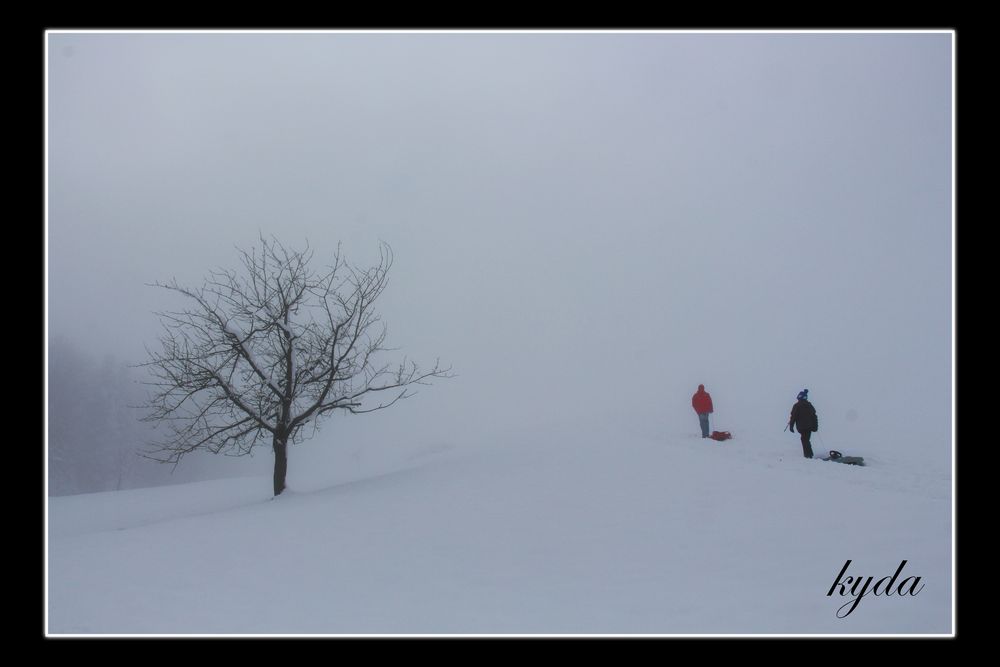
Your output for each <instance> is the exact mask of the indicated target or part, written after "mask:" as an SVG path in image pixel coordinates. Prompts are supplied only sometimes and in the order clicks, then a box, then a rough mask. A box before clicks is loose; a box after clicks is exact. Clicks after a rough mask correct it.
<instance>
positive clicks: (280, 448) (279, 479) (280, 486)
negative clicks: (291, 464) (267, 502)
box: [274, 436, 288, 496]
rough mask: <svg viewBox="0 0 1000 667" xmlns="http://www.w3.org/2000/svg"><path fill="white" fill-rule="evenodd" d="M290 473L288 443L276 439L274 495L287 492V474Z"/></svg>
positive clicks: (276, 437)
mask: <svg viewBox="0 0 1000 667" xmlns="http://www.w3.org/2000/svg"><path fill="white" fill-rule="evenodd" d="M286 472H288V441H287V440H279V439H278V436H275V437H274V495H275V496H279V495H281V492H282V491H284V490H285V473H286Z"/></svg>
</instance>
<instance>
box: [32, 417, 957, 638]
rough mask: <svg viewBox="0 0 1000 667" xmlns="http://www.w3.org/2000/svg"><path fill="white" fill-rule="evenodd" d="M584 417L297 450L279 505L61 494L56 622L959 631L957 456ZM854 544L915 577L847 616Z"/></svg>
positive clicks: (85, 629) (103, 626) (62, 629)
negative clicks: (313, 452)
mask: <svg viewBox="0 0 1000 667" xmlns="http://www.w3.org/2000/svg"><path fill="white" fill-rule="evenodd" d="M578 431H579V429H569V428H558V427H550V428H547V429H532V430H531V432H530V433H526V432H517V431H511V432H510V433H508V434H505V435H503V436H497V437H496V438H495V440H494V441H492V442H481V443H474V444H472V443H465V444H462V445H461V446H447V445H441V446H438V447H429V448H427V447H425V448H424V449H414V448H412V447H410V448H407V447H406V446H403V445H386V446H385V447H384V448H383V449H382V450H380V453H378V455H377V456H371V455H368V454H365V453H361V454H358V453H357V452H355V453H353V454H347V453H342V454H340V455H338V457H335V458H328V459H324V461H325V464H324V465H320V464H319V463H318V461H320V459H319V458H316V459H315V460H314V461H311V462H310V460H309V457H308V456H307V455H305V454H303V455H297V453H296V451H294V450H293V452H292V454H291V463H290V473H289V491H288V492H286V493H285V494H284V495H282V496H281V497H279V498H277V499H272V498H271V497H270V480H269V479H268V478H267V477H259V478H242V479H229V480H219V481H213V482H202V483H197V484H185V485H176V486H170V487H159V488H152V489H141V490H133V491H123V492H116V493H100V494H87V495H79V496H68V497H60V498H52V499H50V501H49V508H48V509H49V543H48V581H47V583H48V623H49V632H50V633H53V634H62V633H71V634H75V633H111V634H120V633H122V634H124V633H148V634H161V633H170V634H173V633H178V634H181V633H182V634H188V633H198V634H229V633H257V634H279V633H281V634H284V633H294V634H313V633H318V634H367V633H376V634H424V633H432V634H463V633H475V634H507V633H514V634H564V633H565V634H577V633H586V634H633V633H639V634H703V633H704V634H744V633H746V634H758V633H779V634H798V633H810V634H813V633H815V634H826V633H837V634H840V633H850V634H853V633H860V634H867V633H920V634H948V633H951V632H952V629H953V626H952V581H953V579H952V511H951V495H952V494H951V491H952V489H951V476H950V471H949V470H947V469H933V468H932V469H927V468H924V467H922V465H923V462H921V461H915V460H907V459H895V460H890V459H882V458H880V457H879V456H877V455H872V454H871V453H870V452H864V451H860V452H859V451H851V450H850V449H849V448H848V449H845V453H847V454H861V455H863V456H865V457H866V461H867V462H868V463H869V465H868V466H867V467H863V468H860V467H855V466H847V465H841V464H835V463H829V462H823V461H819V460H806V459H803V458H802V457H801V454H800V452H799V445H798V438H797V436H790V435H788V434H784V437H773V436H767V437H755V436H753V435H752V434H751V435H746V436H743V435H741V434H740V433H736V434H735V435H736V436H737V438H736V439H735V440H732V441H729V442H725V443H717V442H715V441H711V440H702V439H701V438H700V437H697V436H691V435H687V434H683V435H674V436H670V435H661V434H648V433H646V434H644V433H635V432H629V431H628V429H620V430H617V431H612V430H609V429H601V428H597V429H593V430H591V431H589V432H588V433H587V435H585V436H581V434H580V433H579V432H578ZM817 444H818V443H817ZM815 448H816V450H817V451H820V450H821V448H820V447H819V446H816V447H815ZM303 451H306V450H305V449H304V450H303ZM297 456H298V458H296V457H297ZM847 560H851V561H852V565H851V567H850V569H849V571H848V572H847V575H861V576H863V577H864V578H867V577H869V576H872V577H874V578H875V580H877V579H879V578H881V577H887V576H890V575H892V574H893V573H894V572H895V571H896V569H897V568H898V566H899V565H900V563H901V561H903V560H906V561H907V563H906V565H905V569H904V571H903V573H902V574H901V575H900V577H899V579H902V578H905V577H917V576H919V577H920V578H921V579H920V582H919V583H920V585H921V586H922V588H920V589H919V592H918V593H917V594H916V595H904V596H900V595H892V596H886V595H879V596H875V595H871V594H869V595H866V596H865V597H863V598H862V600H861V601H860V602H859V604H858V606H857V608H856V609H855V610H854V611H853V612H852V613H851V614H850V615H848V616H847V617H846V618H838V617H837V610H838V608H840V607H841V606H842V605H843V604H844V603H845V602H848V601H849V600H850V599H851V598H850V597H849V596H845V597H841V596H840V595H837V594H835V595H834V596H827V593H828V591H829V590H830V589H831V586H832V585H833V583H834V581H835V580H836V579H837V576H838V573H840V571H841V569H842V567H843V566H844V563H845V561H847ZM898 583H899V582H898V581H897V585H898ZM910 583H912V581H911V582H910ZM907 586H909V584H907ZM869 590H870V589H869ZM894 592H895V590H894Z"/></svg>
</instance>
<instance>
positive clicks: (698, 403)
mask: <svg viewBox="0 0 1000 667" xmlns="http://www.w3.org/2000/svg"><path fill="white" fill-rule="evenodd" d="M691 407H693V408H694V411H695V412H697V413H698V414H699V415H703V414H705V413H706V412H714V410H713V409H712V396H711V394H709V393H708V392H707V391H705V385H703V384H700V385H698V391H697V393H695V395H694V396H692V397H691Z"/></svg>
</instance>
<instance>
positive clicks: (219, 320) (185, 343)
mask: <svg viewBox="0 0 1000 667" xmlns="http://www.w3.org/2000/svg"><path fill="white" fill-rule="evenodd" d="M239 258H240V264H241V267H242V269H241V271H239V272H237V271H231V270H222V269H219V270H213V271H210V272H209V274H208V277H207V278H206V280H205V281H204V283H203V285H202V286H201V287H197V288H188V287H182V286H180V285H179V284H178V283H177V281H176V280H171V281H170V282H169V283H154V284H153V286H154V287H158V288H161V289H165V290H168V291H170V292H172V293H175V294H177V295H179V296H180V297H181V298H182V299H183V300H184V301H186V302H187V305H188V307H187V308H185V309H182V310H177V311H166V312H158V313H156V314H157V315H158V316H159V318H160V322H161V325H162V327H163V333H162V334H161V336H160V338H159V343H160V346H159V349H157V350H155V351H150V350H149V349H148V348H147V353H148V355H149V358H148V360H147V361H146V362H145V363H144V364H141V366H144V367H146V368H147V369H148V370H149V373H150V381H149V382H147V385H148V386H149V387H150V388H151V390H150V391H151V393H150V398H149V402H148V404H147V405H146V406H145V407H146V408H147V409H148V414H147V417H146V420H147V421H155V422H159V423H160V424H161V425H162V426H163V427H164V428H165V429H166V431H167V435H166V437H165V438H164V439H163V440H162V441H161V442H159V443H156V444H155V445H154V448H153V450H152V451H151V452H149V454H148V456H149V458H154V459H155V460H160V461H164V462H169V463H173V464H175V465H176V464H177V462H179V461H180V459H181V458H183V456H185V455H186V454H189V453H191V452H193V451H198V450H205V451H211V452H214V453H224V454H228V455H236V456H241V455H243V454H247V453H250V452H251V451H252V450H253V448H254V447H255V446H256V445H258V444H261V443H262V442H265V441H266V439H267V438H268V437H270V438H271V444H272V446H273V447H274V448H275V452H276V454H277V453H278V452H279V450H280V451H281V452H282V455H283V452H284V447H285V446H286V445H287V443H288V441H289V440H291V441H292V442H298V441H299V439H300V432H301V429H302V428H303V427H305V426H306V425H307V424H311V425H312V426H313V429H314V430H315V429H316V428H317V425H318V421H319V420H320V419H321V418H322V417H325V416H328V415H330V414H332V413H333V412H334V411H336V410H344V411H347V412H350V413H353V414H363V413H366V412H375V411H377V410H384V409H386V408H388V407H391V406H392V405H395V404H396V403H397V402H398V401H400V400H403V399H405V398H409V397H410V396H412V395H413V394H414V392H413V391H412V390H411V388H412V386H413V385H420V384H430V381H431V380H433V379H435V378H448V377H453V375H452V374H451V369H450V368H442V367H441V366H440V362H436V363H435V364H434V366H433V368H431V369H429V370H424V369H421V368H420V367H419V366H418V365H417V364H415V363H413V362H411V361H407V360H406V359H404V360H403V361H402V362H401V363H400V364H399V365H398V366H395V367H392V366H391V365H390V364H388V363H385V362H379V361H377V360H378V359H380V358H381V357H382V356H383V355H384V354H385V353H386V352H390V351H391V348H388V347H386V344H385V341H386V335H387V330H386V327H385V325H384V324H383V323H382V321H381V318H380V316H379V315H378V313H377V312H376V311H375V310H374V305H375V303H376V302H377V300H378V298H379V297H380V296H381V295H382V293H383V292H384V290H385V289H386V286H387V284H388V273H389V269H390V268H391V267H392V263H393V254H392V250H391V248H389V246H388V245H387V244H384V243H383V244H381V246H380V248H379V261H378V263H377V264H376V265H375V266H371V267H366V268H362V267H358V266H354V265H351V264H348V263H347V262H346V261H344V260H343V259H342V257H341V254H340V248H339V246H338V249H337V252H336V253H335V254H334V256H333V258H332V262H331V264H330V265H329V266H327V267H324V268H323V269H322V270H320V271H315V270H313V269H311V268H310V264H311V261H312V259H313V251H312V250H311V249H310V248H309V247H308V245H307V246H306V248H305V249H304V250H302V251H296V250H291V249H287V248H285V247H284V246H283V245H282V244H281V243H280V242H279V241H278V240H277V239H275V238H273V237H272V238H264V237H263V236H261V237H260V239H259V245H258V246H257V247H255V248H253V249H252V250H250V251H249V252H248V251H245V250H239ZM380 393H391V394H392V397H391V398H387V399H386V400H384V401H380V402H376V403H373V404H370V405H366V404H365V400H366V398H369V397H374V396H375V395H376V394H380ZM276 465H277V463H276ZM275 474H276V482H275V487H276V493H279V492H280V490H278V489H279V486H278V481H277V477H278V472H277V468H276V473H275ZM282 476H283V472H282ZM282 479H283V478H282ZM280 488H283V481H282V485H281V487H280Z"/></svg>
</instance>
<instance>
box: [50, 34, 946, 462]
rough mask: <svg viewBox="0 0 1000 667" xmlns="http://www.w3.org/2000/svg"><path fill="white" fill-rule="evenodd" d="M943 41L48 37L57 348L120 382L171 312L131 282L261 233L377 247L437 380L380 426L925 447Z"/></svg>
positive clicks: (936, 436) (942, 208)
mask: <svg viewBox="0 0 1000 667" xmlns="http://www.w3.org/2000/svg"><path fill="white" fill-rule="evenodd" d="M952 47H953V35H952V34H951V33H947V32H937V33H856V34H843V33H820V34H816V33H812V34H810V33H801V34H798V33H771V34H746V33H725V34H699V33H679V34H678V33H532V34H525V33H490V34H479V33H467V34H435V33H385V34H366V33H325V34H304V33H297V34H276V33H275V34H213V33H189V34H172V33H162V34H129V33H104V34H101V33H89V34H88V33H50V34H49V36H48V41H47V57H48V62H47V74H48V88H47V90H48V97H47V101H48V156H47V157H48V161H47V165H48V207H49V208H48V326H49V334H50V336H57V335H58V336H65V337H67V338H70V339H72V340H74V341H75V342H76V343H77V344H78V345H79V346H80V347H81V348H82V349H85V350H87V351H89V352H92V353H93V354H95V355H107V354H113V355H115V356H116V358H119V359H122V360H127V361H130V362H137V361H141V360H142V359H143V358H144V351H143V346H144V345H146V344H150V345H151V344H152V343H154V342H155V337H156V334H157V331H158V323H157V320H156V318H155V316H154V315H153V311H154V310H158V309H163V308H165V307H168V306H169V305H172V302H171V301H170V300H169V299H168V296H169V295H168V294H167V293H166V292H163V291H162V290H157V289H155V288H151V287H147V286H146V283H151V282H154V281H157V280H160V281H164V280H169V279H170V278H172V277H176V278H177V280H178V281H179V282H181V283H184V284H189V285H197V284H200V282H201V280H202V278H203V277H204V276H205V274H206V272H207V271H208V270H209V269H212V268H216V267H235V266H236V262H237V254H236V250H235V247H236V246H240V247H247V248H249V247H250V246H252V245H253V244H254V243H255V242H256V240H257V237H258V235H259V234H260V233H263V234H265V235H275V236H277V237H278V238H279V239H280V240H281V241H282V242H283V243H285V244H286V245H291V246H301V245H303V244H304V242H305V241H306V240H308V242H309V243H310V245H311V246H312V247H313V248H314V249H315V250H316V256H317V259H320V258H322V256H323V255H324V254H326V255H329V254H332V252H333V251H334V250H335V249H336V246H337V243H338V242H342V243H343V251H344V253H345V254H346V256H347V257H348V259H351V260H353V261H355V262H357V263H361V264H366V263H370V262H371V261H372V260H373V259H375V258H377V256H378V241H379V240H383V241H386V242H387V243H389V244H390V245H391V246H392V248H393V250H394V252H395V264H394V266H393V268H392V273H391V274H390V284H389V289H388V291H387V292H386V293H385V294H384V296H383V303H382V308H381V312H382V314H383V317H384V319H385V321H386V322H387V324H388V326H389V341H388V342H389V343H390V344H391V345H394V346H396V347H398V348H400V354H403V353H405V354H408V355H410V356H413V357H415V358H416V359H418V360H421V361H424V362H428V363H433V361H434V358H435V357H438V356H440V357H441V359H442V361H443V362H445V363H446V364H450V365H452V366H453V367H454V370H455V372H456V373H457V375H458V377H456V378H454V379H451V380H448V381H445V382H440V383H438V384H437V385H436V386H434V387H429V388H426V389H422V390H421V393H420V394H419V395H418V396H416V397H415V398H413V399H412V400H411V401H408V402H406V403H405V404H400V405H399V406H397V407H394V408H393V410H390V411H386V412H384V413H377V414H376V415H369V416H365V417H357V418H355V419H357V420H362V419H363V420H372V421H370V422H367V423H369V424H371V425H372V428H385V427H384V425H385V424H393V425H394V426H393V428H394V429H402V430H404V431H405V432H407V433H408V434H409V435H410V437H414V438H417V439H420V438H427V439H429V440H455V441H462V440H467V439H474V438H475V437H476V435H477V434H482V433H486V432H493V433H497V432H500V431H502V430H504V429H507V428H510V427H512V426H513V425H517V424H521V423H523V424H529V425H530V424H544V423H548V422H574V423H579V424H585V423H587V422H588V420H590V421H593V420H594V419H599V420H601V421H602V422H605V423H618V424H621V425H622V429H623V433H627V432H628V429H634V430H638V431H641V432H643V433H645V434H652V435H655V434H657V433H660V434H669V435H673V434H682V433H697V431H698V425H697V419H696V417H695V415H694V413H693V411H692V410H691V407H690V399H691V394H693V393H694V391H695V389H696V388H697V385H698V384H700V383H704V384H705V385H706V388H707V389H708V391H709V392H710V393H711V394H712V396H713V398H714V399H715V404H716V414H715V415H714V421H713V423H712V427H713V428H720V429H723V430H731V431H733V432H734V433H735V434H737V435H738V434H739V432H740V431H741V430H743V431H744V432H750V431H753V432H766V431H770V430H773V431H774V433H775V437H782V434H781V429H782V427H783V426H784V424H785V423H786V422H787V416H788V410H789V409H790V408H791V405H792V403H794V400H795V394H796V393H797V392H798V391H799V390H801V389H802V388H803V387H808V388H809V389H810V394H811V398H812V400H813V403H814V405H815V406H816V408H817V410H818V412H819V415H820V420H821V434H822V435H825V436H826V437H827V438H828V439H830V440H832V441H833V442H835V443H837V444H839V445H841V447H843V448H844V449H850V447H847V446H845V445H844V443H843V442H842V440H847V441H848V443H850V442H851V441H850V440H849V438H862V437H867V438H868V440H867V441H866V443H867V445H868V447H869V448H878V447H885V448H897V449H902V450H911V451H913V452H915V454H919V455H923V454H928V455H929V454H935V455H945V456H946V455H948V454H949V453H950V444H951V391H952V387H951V355H952V338H951V337H952V257H953V255H952V250H953V248H952V238H953V237H952V232H953V220H952V196H953V195H952V120H953V115H952V114H953V108H952V85H953V80H952V73H953V72H952V67H953V61H952V57H953V54H952ZM394 412H396V414H395V415H393V414H391V413H394ZM376 424H379V425H382V426H376ZM862 434H866V435H862ZM330 437H331V438H332V437H333V436H332V435H331V436H330ZM784 437H785V438H788V437H789V436H788V435H787V434H784ZM797 447H798V443H797V438H796V439H795V440H794V441H791V442H790V449H791V450H793V451H794V449H795V448H797Z"/></svg>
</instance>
